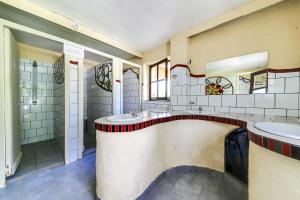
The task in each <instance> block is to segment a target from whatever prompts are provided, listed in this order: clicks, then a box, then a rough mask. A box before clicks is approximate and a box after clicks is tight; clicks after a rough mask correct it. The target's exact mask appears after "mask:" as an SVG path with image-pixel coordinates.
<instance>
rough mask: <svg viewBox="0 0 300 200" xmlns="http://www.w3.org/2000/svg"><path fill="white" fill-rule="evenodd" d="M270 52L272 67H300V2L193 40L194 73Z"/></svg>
mask: <svg viewBox="0 0 300 200" xmlns="http://www.w3.org/2000/svg"><path fill="white" fill-rule="evenodd" d="M264 50H266V51H268V52H269V66H270V67H271V68H294V67H299V66H300V1H298V0H288V1H285V2H283V3H280V4H277V5H275V6H272V7H270V8H266V9H264V10H261V11H258V12H256V13H253V14H251V15H249V16H246V17H242V18H239V19H236V20H233V21H231V22H228V23H226V24H223V25H221V26H219V27H217V28H214V29H212V30H209V31H206V32H203V33H200V34H198V35H196V36H193V37H191V38H190V41H189V52H188V54H189V57H190V58H191V59H192V64H191V70H192V72H193V73H196V74H200V73H205V69H204V67H205V63H207V62H210V61H215V60H219V59H224V58H229V57H235V56H239V55H244V54H249V53H255V52H259V51H264Z"/></svg>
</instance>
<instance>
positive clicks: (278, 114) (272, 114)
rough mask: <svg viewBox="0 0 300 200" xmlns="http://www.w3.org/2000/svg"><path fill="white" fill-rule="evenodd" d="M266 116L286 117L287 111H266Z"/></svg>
mask: <svg viewBox="0 0 300 200" xmlns="http://www.w3.org/2000/svg"><path fill="white" fill-rule="evenodd" d="M265 115H270V116H286V110H285V109H269V108H267V109H265Z"/></svg>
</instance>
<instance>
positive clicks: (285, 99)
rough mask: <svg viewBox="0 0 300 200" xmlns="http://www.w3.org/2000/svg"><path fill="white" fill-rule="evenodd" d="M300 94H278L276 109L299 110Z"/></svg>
mask: <svg viewBox="0 0 300 200" xmlns="http://www.w3.org/2000/svg"><path fill="white" fill-rule="evenodd" d="M298 98H299V94H276V108H286V109H299V105H298V102H299V99H298Z"/></svg>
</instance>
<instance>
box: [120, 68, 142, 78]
mask: <svg viewBox="0 0 300 200" xmlns="http://www.w3.org/2000/svg"><path fill="white" fill-rule="evenodd" d="M128 71H131V72H132V73H134V74H135V75H136V77H137V79H139V74H138V73H137V72H135V71H134V70H133V69H132V68H129V69H127V70H125V71H123V74H125V73H126V72H128Z"/></svg>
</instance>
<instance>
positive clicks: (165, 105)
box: [142, 101, 170, 110]
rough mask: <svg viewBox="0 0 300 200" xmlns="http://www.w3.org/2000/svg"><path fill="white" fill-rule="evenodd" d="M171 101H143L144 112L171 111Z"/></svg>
mask: <svg viewBox="0 0 300 200" xmlns="http://www.w3.org/2000/svg"><path fill="white" fill-rule="evenodd" d="M169 108H170V101H143V102H142V110H150V109H169Z"/></svg>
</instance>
